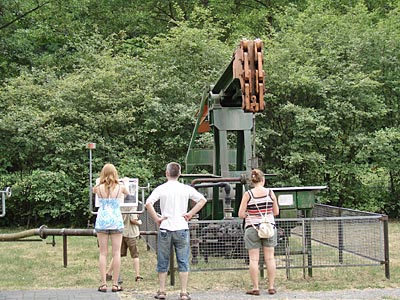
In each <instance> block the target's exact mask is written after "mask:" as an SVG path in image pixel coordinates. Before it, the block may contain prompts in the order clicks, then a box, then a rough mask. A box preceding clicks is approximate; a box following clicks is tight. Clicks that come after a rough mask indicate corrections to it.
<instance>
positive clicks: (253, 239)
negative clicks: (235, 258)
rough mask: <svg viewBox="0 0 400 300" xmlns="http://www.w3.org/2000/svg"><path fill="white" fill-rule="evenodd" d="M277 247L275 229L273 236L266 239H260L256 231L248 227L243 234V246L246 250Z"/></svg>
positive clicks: (276, 231) (276, 232)
mask: <svg viewBox="0 0 400 300" xmlns="http://www.w3.org/2000/svg"><path fill="white" fill-rule="evenodd" d="M276 245H278V230H277V229H276V228H275V234H274V235H273V236H272V237H270V238H268V239H261V238H259V236H258V232H257V230H256V229H255V228H254V227H253V226H250V227H248V228H246V230H245V232H244V246H245V248H246V249H247V250H249V249H258V248H261V246H263V247H276Z"/></svg>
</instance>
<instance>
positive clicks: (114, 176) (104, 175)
mask: <svg viewBox="0 0 400 300" xmlns="http://www.w3.org/2000/svg"><path fill="white" fill-rule="evenodd" d="M100 184H104V187H105V190H106V193H110V192H111V191H112V190H113V189H114V187H115V186H117V185H118V184H119V178H118V172H117V169H116V168H115V166H114V165H113V164H105V165H104V167H103V169H102V170H101V173H100V183H99V185H100Z"/></svg>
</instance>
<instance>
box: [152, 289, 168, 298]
mask: <svg viewBox="0 0 400 300" xmlns="http://www.w3.org/2000/svg"><path fill="white" fill-rule="evenodd" d="M166 297H167V294H166V293H165V292H160V291H158V292H157V294H156V295H155V296H154V298H156V299H159V300H165V299H166Z"/></svg>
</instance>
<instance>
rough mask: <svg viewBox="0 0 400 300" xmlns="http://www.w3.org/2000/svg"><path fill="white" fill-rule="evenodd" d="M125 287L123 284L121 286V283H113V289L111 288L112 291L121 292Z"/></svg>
mask: <svg viewBox="0 0 400 300" xmlns="http://www.w3.org/2000/svg"><path fill="white" fill-rule="evenodd" d="M123 290H124V289H123V288H122V286H119V285H117V284H113V286H112V289H111V291H112V292H114V293H115V292H121V291H123Z"/></svg>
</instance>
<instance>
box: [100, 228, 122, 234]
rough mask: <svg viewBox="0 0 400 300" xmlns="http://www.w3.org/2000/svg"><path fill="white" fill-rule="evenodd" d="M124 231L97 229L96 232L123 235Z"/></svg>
mask: <svg viewBox="0 0 400 300" xmlns="http://www.w3.org/2000/svg"><path fill="white" fill-rule="evenodd" d="M123 230H124V229H123V228H122V229H95V231H96V232H100V233H105V234H114V233H122V232H123Z"/></svg>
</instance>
